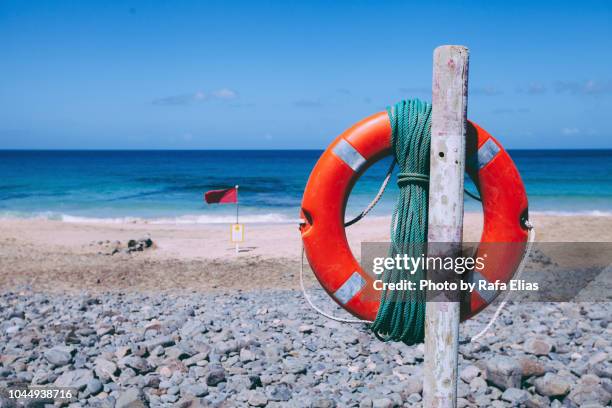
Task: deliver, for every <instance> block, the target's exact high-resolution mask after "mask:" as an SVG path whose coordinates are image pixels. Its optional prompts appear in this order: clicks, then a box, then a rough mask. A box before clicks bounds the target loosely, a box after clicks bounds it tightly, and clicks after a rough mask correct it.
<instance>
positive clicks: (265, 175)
mask: <svg viewBox="0 0 612 408" xmlns="http://www.w3.org/2000/svg"><path fill="white" fill-rule="evenodd" d="M320 154H321V151H314V150H290V151H283V150H270V151H263V150H261V151H236V150H232V151H175V150H174V151H7V150H5V151H2V150H0V217H46V218H51V219H61V220H64V221H83V220H98V221H107V222H122V221H130V220H134V219H148V220H149V221H150V222H178V223H212V222H229V221H232V220H233V219H234V216H235V207H234V206H233V205H206V204H205V203H204V202H203V200H202V194H203V192H205V191H207V190H210V189H216V188H224V187H229V186H233V185H235V184H239V185H240V190H239V191H240V213H241V220H242V221H243V222H290V221H292V220H296V219H297V218H298V209H299V205H300V200H301V197H302V191H303V189H304V185H305V183H306V180H307V179H308V175H309V173H310V170H311V169H312V167H313V165H314V164H315V162H316V160H317V158H318V157H319V155H320ZM510 155H511V156H512V158H513V159H514V161H515V163H516V165H517V167H518V168H519V171H520V172H521V175H522V177H523V181H524V182H525V185H526V187H527V192H528V195H529V204H530V211H532V212H546V213H554V214H563V215H572V214H595V215H612V150H511V151H510ZM387 166H388V162H386V163H379V164H377V165H376V166H374V167H372V168H371V169H370V170H369V171H368V172H367V173H366V174H365V175H364V176H363V177H362V179H361V180H360V181H359V183H358V184H357V185H356V187H355V189H354V191H353V194H352V196H351V199H350V200H349V206H348V214H349V215H350V214H357V213H358V212H359V211H360V210H361V209H362V208H363V207H365V206H366V205H367V203H368V202H369V201H370V200H371V198H372V197H373V196H374V195H375V193H376V191H377V190H378V187H379V185H380V182H381V180H382V178H383V176H384V174H385V171H386V168H387ZM470 188H471V189H472V190H473V191H474V188H473V186H471V187H470ZM396 194H397V187H396V186H395V184H394V183H390V188H389V189H388V191H387V192H386V193H385V196H384V197H383V200H382V201H381V203H380V204H379V205H378V207H377V208H376V210H375V211H374V213H373V215H375V216H376V215H387V214H390V212H391V209H392V207H393V204H394V202H395V199H396ZM479 205H480V204H479V203H477V202H475V201H474V200H472V199H469V198H466V211H478V210H479Z"/></svg>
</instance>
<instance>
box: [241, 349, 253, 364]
mask: <svg viewBox="0 0 612 408" xmlns="http://www.w3.org/2000/svg"><path fill="white" fill-rule="evenodd" d="M255 358H256V356H255V353H253V352H252V351H251V350H249V349H247V348H243V349H242V350H240V361H241V362H243V363H249V362H251V361H254V360H255Z"/></svg>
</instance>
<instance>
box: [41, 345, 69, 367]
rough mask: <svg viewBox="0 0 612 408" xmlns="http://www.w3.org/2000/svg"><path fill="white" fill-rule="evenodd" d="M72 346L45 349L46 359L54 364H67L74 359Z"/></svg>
mask: <svg viewBox="0 0 612 408" xmlns="http://www.w3.org/2000/svg"><path fill="white" fill-rule="evenodd" d="M73 354H74V349H73V348H72V347H65V346H57V347H53V348H52V349H49V350H47V351H45V354H44V355H45V359H46V360H47V361H48V362H49V363H50V364H52V365H54V366H65V365H66V364H68V363H70V362H71V361H72V355H73Z"/></svg>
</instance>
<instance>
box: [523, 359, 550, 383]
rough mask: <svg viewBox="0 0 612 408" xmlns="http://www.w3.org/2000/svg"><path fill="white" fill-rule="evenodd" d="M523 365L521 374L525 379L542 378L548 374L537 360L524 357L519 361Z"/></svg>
mask: <svg viewBox="0 0 612 408" xmlns="http://www.w3.org/2000/svg"><path fill="white" fill-rule="evenodd" d="M519 364H520V365H521V374H522V376H523V378H529V377H532V376H537V377H539V376H542V375H544V373H546V368H544V366H543V365H542V364H541V363H540V362H539V361H538V360H536V359H533V358H529V357H523V358H520V359H519Z"/></svg>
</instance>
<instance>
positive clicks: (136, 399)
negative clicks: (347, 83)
mask: <svg viewBox="0 0 612 408" xmlns="http://www.w3.org/2000/svg"><path fill="white" fill-rule="evenodd" d="M147 406H148V404H146V403H145V399H144V394H143V393H142V391H141V390H139V389H138V388H128V389H127V390H125V391H123V392H122V393H121V394H119V398H117V402H116V404H115V408H145V407H147Z"/></svg>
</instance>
